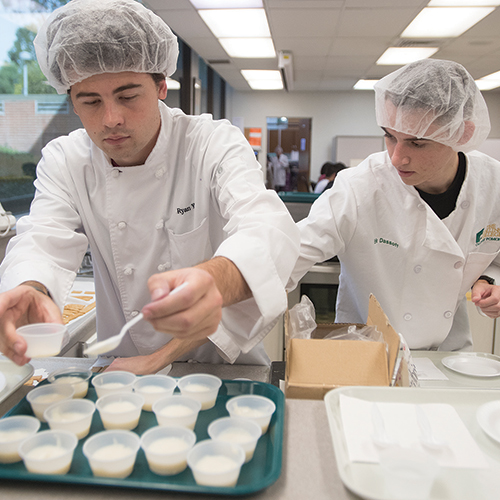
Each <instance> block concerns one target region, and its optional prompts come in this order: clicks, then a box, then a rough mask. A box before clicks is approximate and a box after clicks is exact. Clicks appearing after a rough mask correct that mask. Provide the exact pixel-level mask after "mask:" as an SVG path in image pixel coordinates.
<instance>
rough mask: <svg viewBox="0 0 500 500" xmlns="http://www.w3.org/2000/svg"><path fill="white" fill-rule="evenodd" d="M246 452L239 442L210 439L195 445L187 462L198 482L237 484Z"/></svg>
mask: <svg viewBox="0 0 500 500" xmlns="http://www.w3.org/2000/svg"><path fill="white" fill-rule="evenodd" d="M244 461H245V452H244V451H243V448H242V447H241V446H239V445H237V444H231V443H226V442H224V441H214V440H211V439H208V440H206V441H201V442H199V443H197V444H195V445H194V447H193V449H192V450H191V451H190V452H189V453H188V457H187V462H188V465H189V467H190V469H191V471H192V472H193V476H194V479H195V481H196V483H197V484H200V485H204V486H235V485H236V483H237V482H238V477H239V475H240V469H241V466H242V465H243V462H244Z"/></svg>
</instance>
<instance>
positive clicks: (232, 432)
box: [207, 417, 262, 463]
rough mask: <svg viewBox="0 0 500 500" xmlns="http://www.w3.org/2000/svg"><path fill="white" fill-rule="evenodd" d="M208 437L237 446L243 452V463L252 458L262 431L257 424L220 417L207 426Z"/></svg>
mask: <svg viewBox="0 0 500 500" xmlns="http://www.w3.org/2000/svg"><path fill="white" fill-rule="evenodd" d="M207 431H208V435H209V436H210V437H211V438H212V439H215V440H218V441H225V442H227V443H233V444H239V445H240V446H241V447H242V448H243V450H244V452H245V463H247V462H249V461H250V460H252V458H253V454H254V452H255V447H256V446H257V441H258V440H259V438H260V436H261V435H262V429H261V427H260V425H259V424H258V423H257V422H254V421H253V420H250V419H247V418H240V417H222V418H219V419H217V420H214V421H213V422H212V423H211V424H210V425H209V426H208V429H207Z"/></svg>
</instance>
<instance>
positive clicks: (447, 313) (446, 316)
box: [444, 311, 453, 319]
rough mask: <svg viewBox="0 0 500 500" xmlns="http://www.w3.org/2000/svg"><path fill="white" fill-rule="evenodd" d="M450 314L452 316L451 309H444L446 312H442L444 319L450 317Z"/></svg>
mask: <svg viewBox="0 0 500 500" xmlns="http://www.w3.org/2000/svg"><path fill="white" fill-rule="evenodd" d="M452 316H453V313H452V312H451V311H446V312H445V313H444V317H445V318H446V319H450V318H451V317H452Z"/></svg>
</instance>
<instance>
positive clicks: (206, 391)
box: [177, 373, 222, 410]
mask: <svg viewBox="0 0 500 500" xmlns="http://www.w3.org/2000/svg"><path fill="white" fill-rule="evenodd" d="M221 385H222V380H221V379H220V378H219V377H216V376H215V375H209V374H207V373H193V374H192V375H186V376H184V377H181V378H180V379H179V381H178V382H177V386H178V387H179V389H180V391H181V394H182V395H183V396H187V397H190V398H192V399H196V400H197V401H199V402H200V403H201V409H202V410H208V409H210V408H212V407H213V406H214V405H215V402H216V400H217V394H218V393H219V388H220V386H221Z"/></svg>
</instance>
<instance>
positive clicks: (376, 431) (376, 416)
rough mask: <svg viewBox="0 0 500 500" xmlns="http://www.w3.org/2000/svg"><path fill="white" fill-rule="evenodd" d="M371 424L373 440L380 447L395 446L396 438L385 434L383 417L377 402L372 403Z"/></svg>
mask: <svg viewBox="0 0 500 500" xmlns="http://www.w3.org/2000/svg"><path fill="white" fill-rule="evenodd" d="M372 425H373V434H372V439H373V442H374V443H375V444H376V445H377V446H379V447H380V448H388V447H389V446H395V445H396V444H397V443H396V440H395V439H394V438H392V437H390V436H389V435H388V434H387V431H386V429H385V424H384V418H383V417H382V413H380V409H379V407H378V405H377V403H372Z"/></svg>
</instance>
